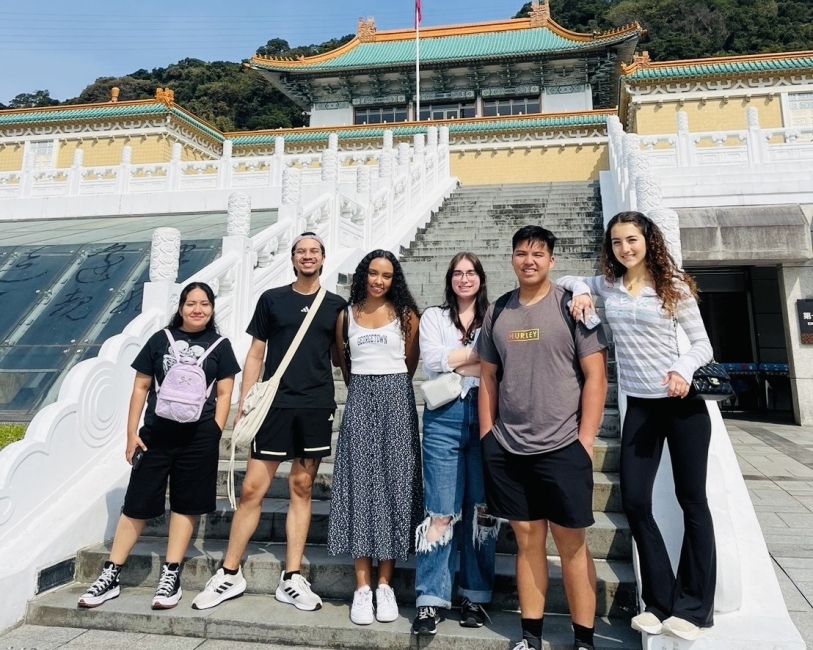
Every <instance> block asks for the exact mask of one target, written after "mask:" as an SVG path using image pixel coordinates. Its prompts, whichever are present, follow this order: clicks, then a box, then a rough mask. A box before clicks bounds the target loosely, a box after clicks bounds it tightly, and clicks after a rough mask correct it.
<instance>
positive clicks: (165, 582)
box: [152, 562, 183, 609]
mask: <svg viewBox="0 0 813 650" xmlns="http://www.w3.org/2000/svg"><path fill="white" fill-rule="evenodd" d="M181 596H183V591H182V590H181V565H180V564H178V563H176V562H173V563H172V564H168V563H166V562H164V564H163V565H161V578H160V579H159V580H158V587H156V589H155V595H154V596H153V597H152V608H153V609H172V608H173V607H175V605H177V604H178V603H179V602H180V600H181Z"/></svg>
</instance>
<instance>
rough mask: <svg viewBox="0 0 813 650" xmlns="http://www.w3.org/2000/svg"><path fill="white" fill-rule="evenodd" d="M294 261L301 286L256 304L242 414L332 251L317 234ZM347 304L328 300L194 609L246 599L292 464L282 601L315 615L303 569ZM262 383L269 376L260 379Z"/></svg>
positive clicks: (267, 427) (307, 238)
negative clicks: (261, 540) (249, 575)
mask: <svg viewBox="0 0 813 650" xmlns="http://www.w3.org/2000/svg"><path fill="white" fill-rule="evenodd" d="M291 259H292V262H293V266H294V273H295V274H296V281H295V282H294V283H293V284H290V285H286V286H284V287H277V288H275V289H269V290H268V291H266V292H265V293H263V295H262V296H260V300H259V301H258V303H257V308H256V310H255V311H254V317H253V318H252V319H251V323H250V324H249V326H248V329H247V331H248V333H249V334H251V336H252V337H253V340H252V342H251V347H250V349H249V351H248V355H247V356H246V363H245V365H244V366H243V383H242V387H241V390H240V409H238V412H241V411H242V404H243V400H244V399H245V396H246V394H247V393H248V391H249V389H250V388H251V387H252V386H253V385H254V384H255V383H256V382H257V381H260V380H266V379H268V378H269V377H271V375H273V374H274V371H275V370H276V369H277V366H278V365H279V364H280V362H281V361H282V358H283V356H284V355H285V353H286V351H287V350H288V348H289V347H290V345H291V343H292V341H293V339H294V337H295V336H296V333H297V331H298V330H299V326H300V325H301V324H302V321H303V320H304V319H305V315H306V314H307V313H308V311H309V309H310V307H311V305H312V304H313V301H314V300H315V298H316V294H317V293H318V291H319V289H320V283H319V276H320V274H321V272H322V265H323V264H324V260H325V245H324V242H323V241H322V240H321V238H319V236H317V235H315V234H314V233H303V234H302V235H300V236H298V237H296V238H295V239H294V242H293V245H292V247H291ZM346 305H347V303H346V301H345V300H344V298H342V297H340V296H337V295H336V294H334V293H330V292H328V293H327V294H326V295H325V298H324V300H323V301H322V304H321V305H320V307H319V311H318V312H317V313H316V316H315V317H314V319H313V322H312V323H311V324H310V327H309V328H308V331H307V332H306V334H305V337H304V338H303V340H302V343H301V344H300V346H299V348H298V349H297V351H296V354H294V357H293V359H292V360H291V364H290V365H289V366H288V368H287V370H286V371H285V374H284V375H283V377H282V381H281V382H280V386H279V390H278V391H277V394H276V396H275V398H274V402H273V404H272V405H271V409H270V410H269V412H268V414H267V415H266V418H265V421H264V422H263V424H262V425H261V426H260V430H259V432H258V433H257V436H256V438H255V439H254V442H253V443H252V446H251V458H250V460H249V461H248V467H247V469H246V477H245V479H244V480H243V486H242V490H241V496H240V505H239V507H238V508H237V512H236V513H235V514H234V520H233V521H232V526H231V531H230V533H229V547H228V550H227V551H226V555H225V557H224V558H223V566H222V568H220V569H219V570H218V571H217V573H216V574H215V575H214V576H213V577H212V578H211V579H210V580H209V582H208V583H207V584H206V588H205V589H204V590H203V591H202V592H201V593H200V594H198V596H197V597H196V598H195V600H194V602H193V604H192V605H193V607H195V608H197V609H206V608H209V607H214V606H215V605H218V604H220V603H221V602H223V601H224V600H227V599H229V598H234V597H236V596H239V595H240V594H242V593H243V592H244V591H245V589H246V581H245V579H244V578H243V575H242V572H241V570H240V562H241V560H242V558H243V554H244V553H245V551H246V547H247V545H248V542H249V540H250V539H251V536H252V535H253V534H254V531H255V530H256V529H257V525H258V523H259V520H260V513H261V509H262V502H263V498H264V497H265V495H266V494H267V493H268V489H269V488H270V487H271V481H272V479H273V478H274V474H275V473H276V471H277V468H278V467H279V465H280V463H281V462H283V461H286V460H291V461H293V462H292V465H291V474H290V477H289V479H288V483H289V488H290V490H289V491H290V498H291V503H290V505H289V507H288V518H287V522H286V526H285V529H286V533H287V542H288V543H287V548H286V554H285V555H286V557H285V571H284V572H283V573H282V575H281V576H280V581H279V586H278V587H277V590H276V598H277V600H279V601H281V602H284V603H290V604H292V605H294V606H295V607H296V608H297V609H302V610H314V609H319V608H320V607H321V606H322V599H321V598H319V596H317V595H316V594H314V593H313V591H311V589H310V584H309V583H308V581H307V580H305V578H304V577H303V576H302V575H301V574H300V572H299V569H300V566H301V562H302V556H303V554H304V552H305V540H306V538H307V536H308V529H309V528H310V521H311V492H312V488H313V481H314V479H315V478H316V471H317V470H318V468H319V462H320V460H321V459H322V458H324V457H325V456H329V455H330V442H331V436H332V430H333V416H334V412H335V410H336V402H335V400H334V395H333V370H332V367H331V365H332V364H331V361H332V360H333V361H335V360H336V355H335V347H334V341H335V328H336V317H337V315H338V314H339V312H341V311H342V310H343V309H344V308H345V307H346ZM261 375H262V376H261Z"/></svg>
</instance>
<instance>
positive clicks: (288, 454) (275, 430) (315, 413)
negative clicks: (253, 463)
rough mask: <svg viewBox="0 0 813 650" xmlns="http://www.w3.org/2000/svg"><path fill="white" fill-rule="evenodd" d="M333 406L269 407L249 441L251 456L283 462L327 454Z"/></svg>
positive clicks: (330, 436)
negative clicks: (312, 407) (315, 407)
mask: <svg viewBox="0 0 813 650" xmlns="http://www.w3.org/2000/svg"><path fill="white" fill-rule="evenodd" d="M334 413H335V409H332V408H329V409H325V408H322V409H308V408H301V409H299V408H273V407H272V408H271V410H270V411H268V415H266V416H265V420H264V421H263V423H262V425H261V426H260V430H259V431H258V432H257V435H256V437H255V438H254V442H253V443H251V457H252V458H256V459H257V460H271V461H274V462H282V461H284V460H292V459H294V458H324V457H325V456H330V442H331V438H332V437H333V415H334Z"/></svg>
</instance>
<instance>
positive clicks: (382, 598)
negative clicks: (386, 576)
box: [375, 585, 398, 623]
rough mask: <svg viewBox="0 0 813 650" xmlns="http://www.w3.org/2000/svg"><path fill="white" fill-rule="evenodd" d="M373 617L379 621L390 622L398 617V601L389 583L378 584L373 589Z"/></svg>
mask: <svg viewBox="0 0 813 650" xmlns="http://www.w3.org/2000/svg"><path fill="white" fill-rule="evenodd" d="M375 618H376V620H377V621H378V622H379V623H392V622H393V621H394V620H396V619H397V618H398V603H397V602H396V600H395V592H394V591H393V590H392V587H390V586H389V585H378V589H376V590H375Z"/></svg>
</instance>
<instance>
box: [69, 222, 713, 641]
mask: <svg viewBox="0 0 813 650" xmlns="http://www.w3.org/2000/svg"><path fill="white" fill-rule="evenodd" d="M555 243H556V237H555V236H554V234H553V233H551V232H550V231H548V230H546V229H545V228H542V227H540V226H525V227H523V228H521V229H520V230H518V231H517V232H516V233H515V234H514V237H513V240H512V255H511V263H512V266H513V270H514V272H515V274H516V277H517V283H518V288H517V289H515V290H514V291H512V292H510V293H509V294H506V295H505V296H503V297H501V298H500V299H499V300H497V301H496V302H495V303H494V304H491V305H490V304H489V300H488V294H487V287H486V274H485V272H484V270H483V266H482V264H481V263H480V260H479V259H478V258H477V256H476V255H475V254H473V253H468V252H464V253H459V254H457V255H455V256H454V257H453V258H452V260H451V262H450V264H449V267H448V270H447V272H446V276H445V283H444V301H443V304H442V305H441V306H439V307H430V308H428V309H426V310H425V312H424V313H423V315H422V316H421V315H419V310H418V308H417V305H416V302H415V300H414V298H413V296H412V294H411V293H410V291H409V288H408V286H407V281H406V278H405V277H404V273H403V270H402V268H401V265H400V264H399V262H398V260H397V258H396V257H395V256H394V255H393V254H392V253H390V252H388V251H385V250H376V251H373V252H371V253H369V254H368V255H366V256H365V257H364V258H363V259H362V260H361V262H360V263H359V265H358V267H357V269H356V272H355V274H354V275H353V280H352V286H351V290H350V299H349V304H348V303H347V302H346V301H345V300H344V299H343V298H341V297H340V296H338V295H336V294H333V293H330V292H328V293H327V294H326V295H325V298H324V300H322V302H321V304H319V306H318V310H317V312H316V314H315V315H314V316H312V318H313V320H312V321H311V322H310V325H309V327H308V328H307V330H306V332H305V334H304V338H303V339H302V341H301V344H300V345H299V347H298V348H297V349H296V353H295V354H294V357H293V361H292V363H291V364H290V365H289V366H288V368H287V370H286V371H285V373H284V375H283V378H282V381H281V384H280V387H279V390H278V392H277V394H276V397H275V399H274V401H273V404H272V405H271V407H270V409H269V411H268V413H267V414H266V416H265V419H264V420H263V423H262V425H261V426H260V428H259V431H258V433H257V435H256V437H255V438H254V441H253V443H252V445H251V452H250V458H249V460H248V463H247V469H246V475H245V479H244V481H243V484H242V489H241V494H240V502H239V506H238V508H237V510H236V512H235V514H234V518H233V521H232V525H231V531H230V535H229V543H228V549H227V551H226V554H225V556H224V558H223V561H222V565H221V567H220V568H219V569H218V570H217V572H216V573H215V574H214V575H213V576H212V578H211V579H210V580H209V581H208V582H207V584H206V586H205V588H204V589H203V591H201V592H200V593H199V594H198V595H197V596H196V597H195V599H194V601H193V603H192V606H193V607H194V608H196V609H207V608H211V607H214V606H216V605H218V604H220V603H222V602H224V601H225V600H228V599H231V598H234V597H236V596H239V595H240V594H242V593H243V592H244V591H245V590H246V587H247V585H246V580H245V578H244V577H243V574H242V571H241V562H242V560H243V556H244V555H245V552H246V548H247V546H248V543H249V541H250V539H251V537H252V535H253V534H254V532H255V530H256V528H257V525H258V523H259V519H260V514H261V506H262V500H263V498H264V497H265V495H266V494H267V492H268V490H269V487H270V485H271V482H272V480H273V478H274V475H275V473H276V471H277V469H278V467H279V465H280V463H282V462H285V461H291V471H290V474H289V479H288V481H289V488H290V490H289V491H290V505H289V509H288V515H287V521H286V536H287V545H286V557H285V568H284V570H283V571H282V573H281V575H280V579H279V584H278V586H277V588H276V592H275V597H276V599H277V600H279V601H281V602H284V603H289V604H292V605H294V606H295V607H296V608H298V609H300V610H305V611H312V610H316V609H319V608H320V607H321V605H322V600H321V598H320V597H319V596H318V595H317V594H315V593H314V592H313V590H312V589H311V585H310V583H309V582H308V580H307V579H306V578H305V577H304V576H303V575H302V573H301V568H302V559H303V555H304V550H305V542H306V539H307V535H308V530H309V526H310V520H311V494H312V488H313V483H314V480H315V478H316V473H317V471H318V468H319V465H320V461H321V460H322V459H323V458H325V457H327V456H329V455H330V454H331V436H332V428H333V427H332V422H333V417H334V414H335V408H336V404H335V400H334V382H333V371H332V366H339V367H340V368H341V370H342V374H343V377H344V380H345V382H346V383H347V385H348V393H347V400H346V404H345V409H344V415H343V418H342V422H341V426H340V430H339V437H338V443H337V447H336V453H335V460H334V470H333V488H332V497H331V505H330V518H329V526H328V549H329V552H330V553H332V554H334V555H349V556H350V557H352V558H353V560H354V568H355V578H356V589H355V591H354V593H353V597H352V605H351V607H350V619H351V620H352V621H353V623H356V624H358V625H366V624H370V623H372V622H373V621H375V620H377V621H379V622H391V621H394V620H396V619H397V618H398V617H399V611H398V602H397V599H396V595H395V592H394V590H393V587H392V582H393V574H394V569H395V563H396V561H404V560H406V559H407V557H408V555H409V553H410V552H412V551H414V552H415V554H416V573H415V592H416V597H417V598H416V614H415V617H414V620H413V623H412V631H413V633H415V634H417V635H432V634H435V633H436V630H437V626H438V624H439V623H440V622H441V621H442V620H443V617H444V612H445V611H447V610H449V609H450V608H451V607H452V603H453V600H454V599H455V593H454V585H455V581H456V582H457V585H458V588H459V597H460V600H459V603H460V617H459V622H460V625H462V626H466V627H481V626H483V625H484V624H485V623H486V622H487V621H488V620H489V617H488V614H487V612H486V607H487V606H488V604H489V603H490V601H491V597H492V588H493V583H494V572H495V551H496V544H497V537H498V534H499V530H500V523H501V522H503V521H507V522H508V523H509V525H510V526H511V528H512V529H513V532H514V535H515V537H516V542H517V558H516V579H517V591H518V595H519V604H520V612H521V635H522V636H521V639H520V640H519V642H518V643H517V644H516V646H515V649H514V650H527V649H531V648H533V649H534V650H540V649H541V648H542V637H543V621H544V611H545V599H546V593H547V586H548V563H547V554H546V538H547V535H548V531H550V534H551V536H552V537H553V541H554V543H555V545H556V547H557V550H558V553H559V557H560V559H561V567H562V575H563V580H564V587H565V593H566V596H567V599H568V604H569V608H570V613H571V619H572V625H573V630H574V645H573V647H574V648H578V649H590V648H593V633H594V619H595V612H596V571H595V566H594V563H593V560H592V557H591V555H590V551H589V549H588V545H587V540H586V531H587V528H588V527H589V526H591V525H592V524H593V507H592V492H593V464H592V457H593V446H594V440H595V438H596V436H597V434H598V432H599V430H600V428H601V423H602V420H603V412H604V403H605V398H606V392H607V352H606V348H607V344H606V341H605V338H604V334H603V331H602V328H600V327H598V328H597V327H594V325H595V323H594V322H591V319H589V318H588V316H590V315H591V313H592V311H593V295H598V296H601V297H602V298H603V299H604V304H605V313H606V318H607V321H608V323H609V325H610V327H611V328H612V330H613V335H614V342H615V346H616V351H617V358H618V378H619V384H620V390H621V391H623V392H624V393H625V394H626V395H627V396H628V406H627V413H626V417H625V419H624V424H623V431H622V441H621V488H622V500H623V507H624V511H625V512H626V514H627V517H628V519H629V521H630V527H631V530H632V534H633V537H634V539H635V542H636V544H637V547H638V552H639V556H640V565H641V580H642V593H641V597H642V599H643V602H644V605H645V610H644V611H643V612H642V613H641V614H639V615H637V616H635V617H634V618H633V620H632V627H633V628H635V629H636V630H639V631H643V632H647V633H649V634H659V633H662V632H665V633H670V634H673V635H676V636H679V637H682V638H685V639H692V638H696V637H697V635H698V634H699V633H700V630H701V628H704V627H708V626H710V625H712V620H713V619H712V616H713V601H714V588H715V548H714V534H713V525H712V521H711V515H710V513H709V508H708V504H707V501H706V494H705V479H706V464H707V456H708V447H709V441H710V431H711V426H710V421H709V417H708V414H707V412H706V408H705V406H704V404H703V403H702V401H698V400H693V399H687V397H688V396H689V388H690V382H691V378H692V375H693V373H694V371H695V370H696V369H697V368H698V367H700V366H701V365H702V364H704V363H706V362H707V361H709V360H710V359H711V356H712V354H711V346H710V344H709V341H708V337H707V335H706V332H705V329H704V327H703V322H702V320H701V318H700V314H699V311H698V307H697V300H696V296H697V293H696V287H695V284H694V282H693V281H692V279H691V277H689V276H688V275H687V274H686V273H685V272H684V271H682V270H681V269H680V268H679V267H678V266H677V265H676V264H675V262H674V260H673V259H672V258H671V257H670V255H669V253H668V251H667V249H666V245H665V243H664V239H663V236H662V234H661V232H660V230H659V229H658V228H657V226H656V225H655V224H654V223H653V222H652V221H650V220H649V219H648V218H647V217H646V216H644V215H643V214H640V213H637V212H627V213H621V214H619V215H616V216H615V217H614V218H613V219H612V220H611V221H610V223H609V225H608V228H607V232H606V236H605V238H604V243H603V250H602V255H601V265H602V271H603V273H602V275H600V276H597V277H588V278H577V277H572V276H569V277H565V278H560V279H559V280H558V281H557V282H555V283H554V282H553V281H552V279H551V276H550V271H551V270H552V269H553V268H554V265H555V257H554V248H555ZM291 260H292V264H293V269H294V272H295V274H296V280H295V281H294V282H293V283H292V284H290V285H286V286H283V287H278V288H274V289H271V290H269V291H266V292H265V293H264V294H263V295H262V296H261V298H260V300H259V302H258V304H257V307H256V310H255V313H254V316H253V318H252V320H251V323H250V324H249V326H248V330H247V331H248V333H249V334H250V335H251V336H252V337H253V338H252V343H251V346H250V348H249V351H248V354H247V357H246V360H245V364H244V366H243V378H242V385H241V389H240V401H239V406H238V414H237V418H240V417H241V413H242V411H243V403H244V400H245V398H246V396H247V395H248V393H249V391H250V389H251V388H252V386H253V385H254V384H255V383H257V382H258V381H261V380H264V379H268V378H269V377H271V376H272V375H273V374H274V371H275V370H276V368H277V366H278V365H280V362H281V360H282V358H283V356H284V355H285V353H286V351H287V350H288V348H289V347H290V346H291V343H292V341H294V338H295V337H296V335H297V332H298V331H299V329H300V325H302V323H303V320H304V319H305V315H306V314H307V313H308V312H309V311H310V308H311V305H313V303H314V299H315V297H316V295H317V293H318V292H319V291H320V288H321V287H320V274H321V271H322V266H323V264H324V260H325V246H324V242H323V241H322V240H321V239H320V238H319V237H318V236H317V235H316V234H314V233H311V232H308V233H303V234H302V235H300V236H298V237H297V238H295V240H294V241H293V244H292V248H291ZM214 303H215V297H214V295H213V292H212V290H211V289H210V288H209V287H208V286H207V285H205V284H203V283H192V284H189V285H188V286H186V287H185V288H184V289H183V291H182V292H181V295H180V300H179V305H178V310H177V313H176V314H175V315H174V316H173V318H172V321H171V322H170V324H169V326H168V327H167V328H166V329H165V330H162V331H159V332H156V333H155V334H154V335H153V336H152V337H151V338H150V339H149V341H148V342H147V344H146V345H145V347H144V349H143V350H142V351H141V352H140V353H139V354H138V356H137V357H136V359H135V361H134V362H133V367H134V368H135V370H136V379H135V385H134V389H133V394H132V398H131V401H130V411H129V419H128V433H127V449H126V459H127V461H128V462H130V463H132V464H133V469H132V472H131V477H130V483H129V486H128V489H127V494H126V497H125V502H124V507H123V510H122V515H121V518H120V520H119V523H118V527H117V529H116V535H115V538H114V540H113V544H112V548H111V551H110V556H109V558H108V560H107V561H106V562H105V564H104V567H103V569H102V572H101V574H100V576H99V578H98V579H97V580H96V581H95V582H94V583H93V584H92V585H91V586H90V587H89V589H88V590H87V592H86V593H85V594H84V595H82V596H81V598H80V599H79V606H80V607H96V606H98V605H101V604H102V603H104V602H105V601H106V600H109V599H111V598H115V597H116V596H118V595H119V592H120V585H119V578H120V572H121V570H122V566H123V565H124V563H125V562H126V560H127V557H128V555H129V553H130V552H131V550H132V549H133V547H134V545H135V543H136V541H137V540H138V537H139V535H140V533H141V531H142V530H143V528H144V525H145V522H146V520H147V519H149V518H152V517H156V516H158V515H161V514H163V513H164V510H165V495H166V489H167V483H169V495H170V496H169V500H170V510H171V516H170V522H169V539H168V542H167V552H166V558H165V560H166V561H165V563H164V564H163V566H162V569H161V576H160V579H159V583H158V587H157V589H156V592H155V596H154V598H153V603H152V606H153V608H154V609H165V608H170V607H174V606H175V605H176V604H177V603H178V602H179V600H180V598H181V595H182V591H181V582H180V575H181V567H182V562H183V558H184V556H185V553H186V551H187V547H188V544H189V541H190V539H191V535H192V533H193V529H194V526H195V523H196V518H197V517H198V516H199V515H201V514H204V513H207V512H210V511H212V510H214V508H215V494H216V492H215V490H216V474H217V461H218V448H219V440H220V436H221V434H222V430H223V428H224V426H225V424H226V420H227V417H228V412H229V406H230V399H231V393H232V389H233V385H234V377H235V375H236V374H237V373H238V372H239V370H240V368H239V365H238V363H237V360H236V359H235V356H234V353H233V351H232V348H231V345H230V344H229V342H228V340H226V339H222V338H221V337H219V336H218V334H217V332H216V329H215V325H214V323H215V320H214ZM678 324H679V325H680V326H682V327H683V329H684V330H685V331H686V333H687V334H688V337H689V340H690V343H691V346H690V349H689V350H688V351H687V352H685V353H682V354H681V353H679V351H678V350H679V348H678V346H677V325H678ZM591 326H592V327H591ZM184 355H186V356H187V357H188V359H191V360H192V362H193V363H194V362H197V363H198V364H199V365H200V367H201V368H202V369H203V371H204V372H205V376H206V381H207V382H208V389H209V392H208V393H207V397H206V402H205V404H204V406H203V409H202V411H201V414H200V417H199V419H198V420H196V421H193V422H188V423H179V422H176V421H174V420H171V419H167V418H165V417H162V416H161V415H159V414H157V413H156V402H157V401H159V400H160V398H159V395H160V390H161V385H162V383H163V382H164V380H165V379H166V377H167V373H168V372H169V370H170V368H172V367H173V365H174V364H176V363H181V362H182V361H183V359H182V357H183V356H184ZM419 357H421V358H422V359H423V368H424V372H425V374H426V377H427V379H430V380H431V379H434V378H437V377H440V376H441V375H445V374H449V373H454V374H455V375H457V376H458V379H459V385H460V392H459V396H455V397H454V398H453V399H451V400H450V401H449V400H446V402H445V403H443V404H441V405H437V406H436V407H435V408H428V407H427V408H425V410H424V413H423V434H422V436H421V435H419V432H418V413H417V409H416V401H415V395H414V393H413V387H412V377H413V374H414V372H415V370H416V367H417V364H418V360H419ZM187 362H188V360H187ZM213 389H214V390H213ZM455 393H456V391H455ZM145 402H146V412H145V413H144V421H143V426H142V427H141V428H140V429H139V421H140V418H141V415H142V411H143V410H144V405H145ZM664 442H668V444H669V448H670V456H671V462H672V466H673V470H674V476H675V492H676V495H677V498H678V501H679V503H680V505H681V507H682V508H683V513H684V523H685V531H686V532H685V535H684V539H683V547H682V550H681V555H680V562H679V564H678V567H677V572H674V571H673V570H672V565H671V562H670V560H669V557H668V554H667V551H666V546H665V544H664V541H663V538H662V536H661V534H660V531H659V530H658V526H657V524H656V522H655V520H654V518H653V514H652V488H653V482H654V478H655V473H656V471H657V467H658V464H659V461H660V457H661V453H662V450H663V444H664ZM458 555H459V565H458ZM374 567H375V568H376V569H377V571H376V573H375V575H374Z"/></svg>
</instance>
